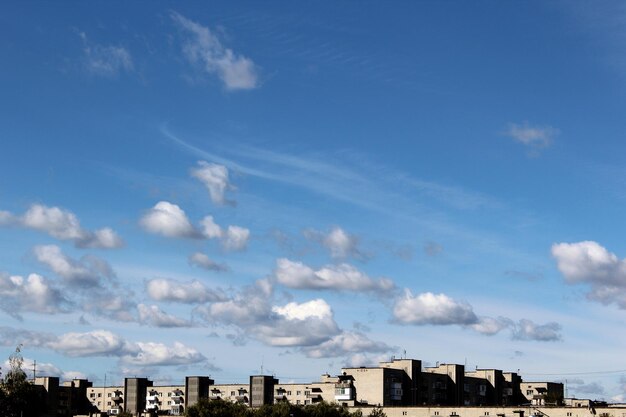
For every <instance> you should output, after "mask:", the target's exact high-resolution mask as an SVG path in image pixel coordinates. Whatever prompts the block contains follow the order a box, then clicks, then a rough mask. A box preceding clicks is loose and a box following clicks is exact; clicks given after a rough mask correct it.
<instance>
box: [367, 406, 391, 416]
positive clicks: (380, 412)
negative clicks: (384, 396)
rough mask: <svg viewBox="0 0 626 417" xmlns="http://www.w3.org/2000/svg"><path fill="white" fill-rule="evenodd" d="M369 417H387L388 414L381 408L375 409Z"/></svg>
mask: <svg viewBox="0 0 626 417" xmlns="http://www.w3.org/2000/svg"><path fill="white" fill-rule="evenodd" d="M368 417H387V414H385V412H384V411H383V409H382V408H380V407H374V409H373V410H372V411H371V412H370V413H369V415H368Z"/></svg>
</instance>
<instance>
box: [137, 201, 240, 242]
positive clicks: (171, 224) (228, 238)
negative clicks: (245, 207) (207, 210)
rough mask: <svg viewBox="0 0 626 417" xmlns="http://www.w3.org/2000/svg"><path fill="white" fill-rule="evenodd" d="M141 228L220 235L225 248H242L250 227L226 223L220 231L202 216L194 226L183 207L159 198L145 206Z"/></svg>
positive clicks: (182, 235)
mask: <svg viewBox="0 0 626 417" xmlns="http://www.w3.org/2000/svg"><path fill="white" fill-rule="evenodd" d="M139 224H140V225H141V226H142V227H143V229H144V230H146V231H147V232H150V233H154V234H160V235H163V236H166V237H172V238H192V239H220V243H221V245H222V247H223V248H224V249H226V250H233V251H239V250H244V249H245V248H246V246H247V245H248V240H249V239H250V230H248V229H246V228H243V227H239V226H228V228H227V229H226V231H224V230H223V229H222V228H221V227H220V226H219V225H218V224H217V223H215V220H214V219H213V216H205V217H204V218H203V219H202V220H201V221H200V226H199V227H195V226H194V225H193V224H192V223H191V221H190V220H189V218H188V217H187V214H185V211H184V210H183V209H181V208H180V207H179V206H177V205H176V204H172V203H170V202H167V201H159V202H158V203H157V204H155V206H154V207H153V208H151V209H149V210H147V211H146V212H145V213H144V215H143V216H142V217H141V219H140V220H139Z"/></svg>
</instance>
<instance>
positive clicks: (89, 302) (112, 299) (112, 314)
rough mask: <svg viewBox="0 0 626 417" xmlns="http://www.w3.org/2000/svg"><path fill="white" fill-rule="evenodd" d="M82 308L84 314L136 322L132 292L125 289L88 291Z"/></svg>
mask: <svg viewBox="0 0 626 417" xmlns="http://www.w3.org/2000/svg"><path fill="white" fill-rule="evenodd" d="M120 292H122V294H120ZM82 308H83V310H84V311H85V312H88V313H91V314H95V315H97V316H102V317H107V318H109V319H112V320H116V321H122V322H132V321H135V320H136V317H135V315H134V311H135V309H136V303H135V301H134V300H133V293H132V291H130V290H129V289H127V288H126V289H124V290H122V291H120V289H119V288H113V289H107V288H102V289H100V288H96V289H90V290H89V292H88V293H87V294H86V296H85V298H84V300H83V303H82Z"/></svg>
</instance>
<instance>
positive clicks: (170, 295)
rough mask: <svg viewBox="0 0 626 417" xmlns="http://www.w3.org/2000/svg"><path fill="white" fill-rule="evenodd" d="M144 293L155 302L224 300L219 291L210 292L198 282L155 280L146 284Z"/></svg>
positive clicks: (189, 302) (190, 302)
mask: <svg viewBox="0 0 626 417" xmlns="http://www.w3.org/2000/svg"><path fill="white" fill-rule="evenodd" d="M146 291H147V292H148V295H149V296H150V298H152V299H153V300H156V301H171V302H178V303H186V304H193V303H206V302H212V301H221V300H224V299H225V295H224V294H223V293H222V292H221V291H220V290H211V289H209V288H207V287H205V286H204V284H202V283H201V282H200V281H190V282H181V281H176V280H173V279H165V278H156V279H152V280H149V281H147V282H146Z"/></svg>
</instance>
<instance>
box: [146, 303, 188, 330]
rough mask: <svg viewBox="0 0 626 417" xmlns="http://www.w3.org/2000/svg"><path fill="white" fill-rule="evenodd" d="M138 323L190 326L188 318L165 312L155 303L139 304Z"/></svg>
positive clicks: (157, 325)
mask: <svg viewBox="0 0 626 417" xmlns="http://www.w3.org/2000/svg"><path fill="white" fill-rule="evenodd" d="M137 311H138V312H139V323H141V324H146V325H148V326H154V327H190V326H191V323H190V322H189V321H188V320H184V319H181V318H179V317H176V316H172V315H170V314H167V313H166V312H164V311H163V310H161V309H160V308H159V307H158V306H156V305H151V306H148V305H145V304H139V305H138V306H137Z"/></svg>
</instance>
